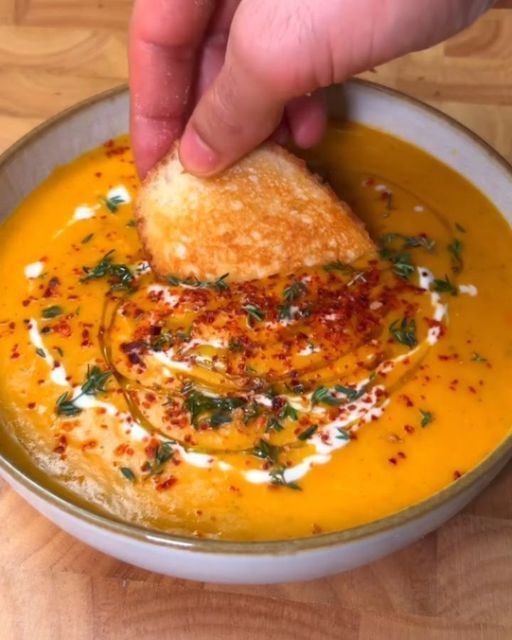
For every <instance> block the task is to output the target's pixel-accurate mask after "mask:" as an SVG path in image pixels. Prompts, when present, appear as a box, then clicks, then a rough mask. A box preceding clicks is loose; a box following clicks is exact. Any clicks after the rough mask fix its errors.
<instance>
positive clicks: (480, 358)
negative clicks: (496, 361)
mask: <svg viewBox="0 0 512 640" xmlns="http://www.w3.org/2000/svg"><path fill="white" fill-rule="evenodd" d="M471 361H472V362H479V363H483V362H487V358H485V357H484V356H482V355H481V354H480V353H477V352H476V351H473V355H472V356H471Z"/></svg>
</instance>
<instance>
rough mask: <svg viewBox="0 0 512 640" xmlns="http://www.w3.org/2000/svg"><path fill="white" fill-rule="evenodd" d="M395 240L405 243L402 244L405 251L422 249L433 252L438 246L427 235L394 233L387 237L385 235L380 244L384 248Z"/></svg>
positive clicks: (388, 234) (387, 234)
mask: <svg viewBox="0 0 512 640" xmlns="http://www.w3.org/2000/svg"><path fill="white" fill-rule="evenodd" d="M395 240H402V241H403V244H402V248H403V249H416V248H419V247H421V248H423V249H425V250H426V251H432V250H433V249H434V247H435V246H436V241H435V240H432V239H431V238H429V237H428V236H426V235H419V236H406V235H403V234H401V233H393V232H391V233H386V234H385V235H383V236H382V237H381V238H380V244H381V246H383V245H386V244H390V243H392V242H394V241H395Z"/></svg>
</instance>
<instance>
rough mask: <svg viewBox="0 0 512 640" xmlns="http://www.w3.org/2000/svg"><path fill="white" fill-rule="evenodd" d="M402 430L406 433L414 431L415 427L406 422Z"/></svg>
mask: <svg viewBox="0 0 512 640" xmlns="http://www.w3.org/2000/svg"><path fill="white" fill-rule="evenodd" d="M404 431H406V432H407V433H414V432H415V431H416V429H415V428H414V427H413V426H412V425H410V424H406V425H405V426H404Z"/></svg>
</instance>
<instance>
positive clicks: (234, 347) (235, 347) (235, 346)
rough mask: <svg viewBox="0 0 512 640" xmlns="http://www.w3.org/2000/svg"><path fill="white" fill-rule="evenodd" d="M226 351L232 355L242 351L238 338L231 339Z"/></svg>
mask: <svg viewBox="0 0 512 640" xmlns="http://www.w3.org/2000/svg"><path fill="white" fill-rule="evenodd" d="M228 349H229V350H230V351H233V352H234V353H237V352H238V353H240V352H241V351H243V350H244V345H243V344H242V342H241V341H240V340H239V339H238V338H231V340H230V341H229V344H228Z"/></svg>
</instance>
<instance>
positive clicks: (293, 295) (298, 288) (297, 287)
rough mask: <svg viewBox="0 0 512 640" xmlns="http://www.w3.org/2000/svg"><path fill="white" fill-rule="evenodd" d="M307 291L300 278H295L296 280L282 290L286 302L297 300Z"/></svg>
mask: <svg viewBox="0 0 512 640" xmlns="http://www.w3.org/2000/svg"><path fill="white" fill-rule="evenodd" d="M307 291H308V289H307V287H306V285H305V284H304V283H303V282H301V281H300V280H297V282H294V283H293V284H291V285H290V286H289V287H286V288H285V290H284V291H283V297H284V299H285V300H286V302H288V303H290V302H294V301H295V300H298V299H299V298H300V297H301V296H302V295H304V294H305V293H307Z"/></svg>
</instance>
